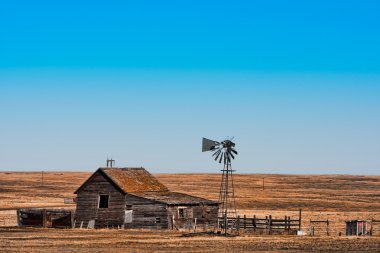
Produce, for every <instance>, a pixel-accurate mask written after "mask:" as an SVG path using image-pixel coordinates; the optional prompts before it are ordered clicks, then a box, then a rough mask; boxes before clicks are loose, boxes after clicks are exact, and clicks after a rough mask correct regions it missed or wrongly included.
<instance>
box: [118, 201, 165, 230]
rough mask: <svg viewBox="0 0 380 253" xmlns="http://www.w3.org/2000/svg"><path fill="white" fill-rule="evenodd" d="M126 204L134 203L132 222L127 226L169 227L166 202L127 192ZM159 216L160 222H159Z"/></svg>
mask: <svg viewBox="0 0 380 253" xmlns="http://www.w3.org/2000/svg"><path fill="white" fill-rule="evenodd" d="M125 197H126V204H127V205H132V223H126V224H125V228H146V229H168V228H169V226H168V213H167V208H166V204H164V203H159V202H156V201H154V200H149V199H145V198H141V197H137V196H134V195H131V194H126V196H125ZM157 218H159V223H157V222H156V221H157Z"/></svg>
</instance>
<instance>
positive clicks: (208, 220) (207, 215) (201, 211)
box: [168, 205, 218, 229]
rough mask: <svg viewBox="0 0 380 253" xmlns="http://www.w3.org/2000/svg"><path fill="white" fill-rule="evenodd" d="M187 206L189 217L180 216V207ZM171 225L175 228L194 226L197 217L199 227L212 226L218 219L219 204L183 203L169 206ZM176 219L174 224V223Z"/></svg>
mask: <svg viewBox="0 0 380 253" xmlns="http://www.w3.org/2000/svg"><path fill="white" fill-rule="evenodd" d="M179 208H187V217H185V218H181V217H178V209H179ZM168 215H169V217H170V219H169V227H170V228H174V229H183V228H193V227H194V226H195V219H196V220H197V221H196V224H197V227H198V228H199V227H201V228H210V227H213V226H214V225H216V223H217V220H218V205H182V206H174V205H170V206H168ZM173 221H174V224H173V223H172V222H173Z"/></svg>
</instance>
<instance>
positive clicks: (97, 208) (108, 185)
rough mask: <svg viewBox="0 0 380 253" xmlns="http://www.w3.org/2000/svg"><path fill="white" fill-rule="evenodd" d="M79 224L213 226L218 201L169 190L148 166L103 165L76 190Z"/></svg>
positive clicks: (152, 226)
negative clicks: (122, 166) (112, 166)
mask: <svg viewBox="0 0 380 253" xmlns="http://www.w3.org/2000/svg"><path fill="white" fill-rule="evenodd" d="M75 194H77V209H76V215H75V227H77V228H78V227H95V228H104V227H120V228H147V229H181V228H194V227H196V226H198V227H209V226H213V225H214V224H216V222H217V217H218V208H219V204H218V202H215V201H211V200H207V199H204V198H200V197H195V196H191V195H188V194H184V193H178V192H172V191H169V190H168V188H167V187H166V186H164V185H163V184H162V183H161V182H159V181H158V180H157V178H155V177H154V176H153V175H151V174H150V173H149V172H148V171H146V170H145V169H144V168H99V169H98V170H97V171H95V173H94V174H92V175H91V176H90V177H89V178H88V179H87V180H86V181H85V182H84V183H83V184H82V185H81V186H80V187H79V188H78V190H76V191H75Z"/></svg>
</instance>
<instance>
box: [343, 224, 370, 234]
mask: <svg viewBox="0 0 380 253" xmlns="http://www.w3.org/2000/svg"><path fill="white" fill-rule="evenodd" d="M367 227H368V225H367V221H365V220H350V221H346V236H361V235H367Z"/></svg>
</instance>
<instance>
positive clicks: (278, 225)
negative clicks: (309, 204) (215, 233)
mask: <svg viewBox="0 0 380 253" xmlns="http://www.w3.org/2000/svg"><path fill="white" fill-rule="evenodd" d="M301 217H302V216H301V210H300V212H299V216H298V217H296V218H291V217H290V216H285V217H283V218H277V217H276V218H275V217H272V215H269V216H265V218H264V217H257V216H256V215H253V216H251V217H248V216H247V215H242V216H237V217H236V218H231V217H228V218H227V222H228V227H235V228H236V230H237V231H240V230H244V231H247V232H253V233H261V234H276V233H288V234H297V231H300V230H301V223H302V218H301ZM223 224H224V217H219V218H218V226H219V227H220V228H223Z"/></svg>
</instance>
